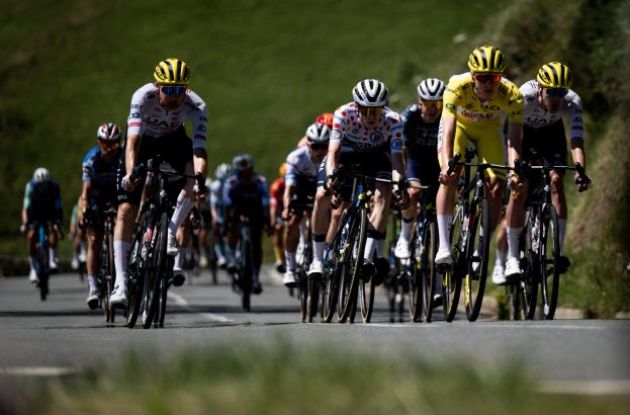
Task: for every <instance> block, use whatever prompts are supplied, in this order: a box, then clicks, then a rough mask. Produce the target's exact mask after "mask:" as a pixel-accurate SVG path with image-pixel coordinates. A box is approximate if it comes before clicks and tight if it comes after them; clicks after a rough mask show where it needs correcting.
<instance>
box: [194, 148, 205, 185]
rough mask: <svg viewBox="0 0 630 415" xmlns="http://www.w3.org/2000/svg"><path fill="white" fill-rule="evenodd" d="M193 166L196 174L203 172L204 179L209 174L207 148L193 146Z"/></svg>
mask: <svg viewBox="0 0 630 415" xmlns="http://www.w3.org/2000/svg"><path fill="white" fill-rule="evenodd" d="M193 167H194V172H195V174H197V173H201V174H202V175H203V177H204V179H205V177H207V176H208V152H207V151H206V149H205V148H202V147H197V148H193Z"/></svg>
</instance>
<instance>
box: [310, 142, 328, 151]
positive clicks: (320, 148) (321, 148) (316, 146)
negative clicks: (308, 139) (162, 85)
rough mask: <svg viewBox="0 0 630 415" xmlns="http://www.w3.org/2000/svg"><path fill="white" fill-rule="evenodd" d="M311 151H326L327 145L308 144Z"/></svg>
mask: <svg viewBox="0 0 630 415" xmlns="http://www.w3.org/2000/svg"><path fill="white" fill-rule="evenodd" d="M310 146H311V148H312V149H313V150H326V149H328V143H310Z"/></svg>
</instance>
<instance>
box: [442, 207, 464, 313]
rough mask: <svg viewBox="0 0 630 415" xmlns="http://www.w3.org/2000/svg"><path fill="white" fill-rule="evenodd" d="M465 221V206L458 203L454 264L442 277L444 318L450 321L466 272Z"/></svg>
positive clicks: (445, 269)
mask: <svg viewBox="0 0 630 415" xmlns="http://www.w3.org/2000/svg"><path fill="white" fill-rule="evenodd" d="M463 221H464V217H463V208H462V206H461V205H458V206H457V209H456V211H455V215H454V217H453V224H452V226H451V256H452V261H453V264H452V265H451V266H450V267H445V268H444V269H443V271H444V276H443V278H442V299H443V302H444V319H445V320H446V321H447V322H449V323H450V322H451V321H453V319H454V318H455V314H456V313H457V306H458V304H459V295H460V292H461V288H462V274H463V273H464V272H465V263H464V255H465V246H464V243H465V241H464V240H463V238H462V231H463Z"/></svg>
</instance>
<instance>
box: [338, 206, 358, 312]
mask: <svg viewBox="0 0 630 415" xmlns="http://www.w3.org/2000/svg"><path fill="white" fill-rule="evenodd" d="M348 220H349V221H350V222H349V224H348V225H347V226H348V233H347V235H346V237H345V241H343V261H342V267H343V271H342V273H341V277H342V279H341V281H340V284H339V298H338V300H337V318H338V320H339V322H340V323H345V322H346V321H347V320H348V317H349V316H350V312H351V311H352V299H353V298H354V299H356V295H355V293H353V288H354V290H356V288H357V286H358V284H355V286H354V287H353V285H352V284H353V282H354V278H353V277H354V272H353V271H355V270H356V263H354V261H353V255H354V249H355V246H354V245H355V242H356V240H355V239H356V235H357V234H358V232H359V228H360V220H359V217H358V216H357V215H353V216H352V217H349V218H348ZM340 229H341V228H340Z"/></svg>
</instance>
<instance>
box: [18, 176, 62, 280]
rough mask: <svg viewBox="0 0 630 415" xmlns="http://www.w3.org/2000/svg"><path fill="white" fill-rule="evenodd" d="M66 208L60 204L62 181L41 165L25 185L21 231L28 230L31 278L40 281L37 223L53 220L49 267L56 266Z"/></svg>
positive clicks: (26, 232)
mask: <svg viewBox="0 0 630 415" xmlns="http://www.w3.org/2000/svg"><path fill="white" fill-rule="evenodd" d="M62 219H63V211H62V206H61V191H60V189H59V183H57V182H56V181H55V180H52V179H51V177H50V172H49V171H48V170H47V169H46V168H44V167H39V168H37V169H35V171H34V172H33V178H32V179H31V180H30V181H29V182H28V183H26V187H25V189H24V204H23V208H22V226H21V227H20V229H21V231H22V233H25V234H26V238H27V240H28V243H27V248H28V262H29V265H30V268H31V270H30V273H29V276H28V278H29V281H30V282H32V283H37V282H38V278H37V272H36V271H35V255H36V254H37V246H36V244H37V235H36V234H35V228H34V226H33V225H34V224H35V223H37V222H52V224H53V228H52V232H50V233H49V235H48V236H49V240H48V242H49V246H50V247H49V253H50V255H49V258H50V260H49V267H50V269H51V270H56V269H57V268H58V264H59V257H58V256H57V241H58V240H59V239H61V238H63V232H62V230H61V222H62Z"/></svg>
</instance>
